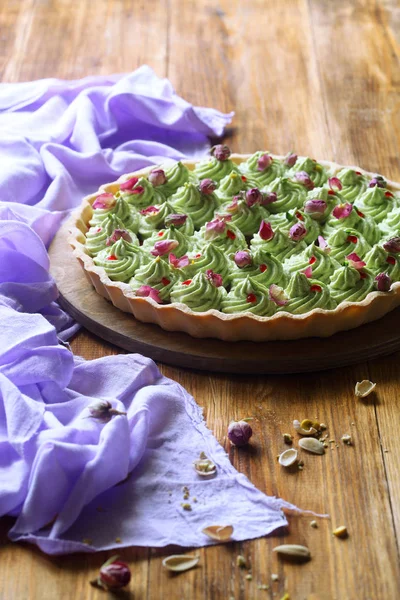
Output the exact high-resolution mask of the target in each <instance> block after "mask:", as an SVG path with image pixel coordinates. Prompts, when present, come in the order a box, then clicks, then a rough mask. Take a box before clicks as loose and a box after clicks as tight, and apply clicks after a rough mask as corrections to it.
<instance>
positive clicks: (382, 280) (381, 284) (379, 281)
mask: <svg viewBox="0 0 400 600" xmlns="http://www.w3.org/2000/svg"><path fill="white" fill-rule="evenodd" d="M375 281H376V289H377V290H378V292H388V291H389V290H390V288H391V285H392V280H391V279H390V277H389V275H386V273H379V275H377V276H376V277H375Z"/></svg>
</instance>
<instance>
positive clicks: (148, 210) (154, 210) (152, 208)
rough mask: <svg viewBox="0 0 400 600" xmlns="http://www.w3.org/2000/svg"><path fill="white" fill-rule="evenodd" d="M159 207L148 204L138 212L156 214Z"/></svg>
mask: <svg viewBox="0 0 400 600" xmlns="http://www.w3.org/2000/svg"><path fill="white" fill-rule="evenodd" d="M159 211H160V209H159V208H158V207H157V206H148V207H147V208H143V209H142V210H141V211H139V212H140V214H141V215H144V216H146V215H156V214H157V213H158V212H159Z"/></svg>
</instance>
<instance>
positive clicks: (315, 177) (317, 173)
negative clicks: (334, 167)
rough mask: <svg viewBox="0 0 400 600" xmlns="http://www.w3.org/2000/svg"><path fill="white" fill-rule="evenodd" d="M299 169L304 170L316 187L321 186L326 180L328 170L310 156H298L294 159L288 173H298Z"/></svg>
mask: <svg viewBox="0 0 400 600" xmlns="http://www.w3.org/2000/svg"><path fill="white" fill-rule="evenodd" d="M299 171H305V172H306V173H308V175H309V176H310V179H311V180H312V181H313V183H314V185H316V186H317V187H321V186H322V185H324V183H326V182H327V181H328V176H329V174H328V172H327V171H326V170H325V169H324V167H323V166H322V165H320V164H319V163H317V162H316V161H315V160H312V159H311V158H307V157H303V156H299V158H298V159H297V161H296V164H295V165H294V167H293V168H292V169H291V171H290V173H291V174H292V175H293V174H295V173H298V172H299Z"/></svg>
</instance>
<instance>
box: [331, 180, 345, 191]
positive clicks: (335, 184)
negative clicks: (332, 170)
mask: <svg viewBox="0 0 400 600" xmlns="http://www.w3.org/2000/svg"><path fill="white" fill-rule="evenodd" d="M328 185H329V187H330V188H331V190H332V191H333V192H335V191H338V192H340V190H341V189H342V188H343V186H342V182H341V181H340V179H339V178H338V177H330V178H329V180H328Z"/></svg>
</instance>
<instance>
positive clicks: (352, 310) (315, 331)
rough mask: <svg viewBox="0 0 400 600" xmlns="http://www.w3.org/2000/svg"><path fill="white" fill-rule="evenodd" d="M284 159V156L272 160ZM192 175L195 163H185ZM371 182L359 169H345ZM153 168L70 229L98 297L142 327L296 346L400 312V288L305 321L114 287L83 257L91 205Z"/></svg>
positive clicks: (75, 219) (397, 187) (76, 216)
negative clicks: (200, 308)
mask: <svg viewBox="0 0 400 600" xmlns="http://www.w3.org/2000/svg"><path fill="white" fill-rule="evenodd" d="M249 156H251V155H249V154H232V155H231V156H230V159H231V160H232V161H233V162H235V163H237V164H240V163H241V162H243V161H245V160H247V159H248V158H249ZM271 156H272V157H273V158H277V159H283V158H284V157H283V156H278V155H273V154H271ZM318 162H319V163H320V164H321V165H322V166H324V167H327V168H329V169H330V170H332V171H333V173H334V174H336V173H338V172H339V171H340V169H343V168H344V166H343V165H339V164H337V163H334V162H329V161H318ZM182 163H183V164H184V165H186V167H188V169H190V170H193V169H194V166H195V164H196V163H195V162H193V161H182ZM346 168H351V169H354V170H355V171H359V172H361V173H363V174H364V175H367V176H369V177H373V176H374V173H370V172H368V171H365V170H364V169H361V168H360V167H352V166H350V167H347V166H346ZM152 169H154V166H151V167H147V168H145V169H141V170H140V171H135V172H134V173H129V174H126V175H123V176H122V177H120V178H119V179H118V180H117V181H115V182H113V183H108V184H105V185H102V186H101V187H100V189H99V191H97V192H96V193H94V194H91V195H90V196H87V197H86V198H84V199H83V201H82V204H81V206H80V207H79V208H78V209H77V210H76V211H74V212H73V213H72V215H71V218H70V221H69V223H68V232H69V233H68V242H69V244H70V245H71V246H72V248H73V253H74V256H75V257H76V258H77V259H78V261H79V263H80V265H81V266H82V268H83V270H84V272H85V275H86V277H87V279H88V281H89V282H90V283H91V285H93V286H94V288H95V290H96V292H97V293H98V294H100V295H101V296H103V297H104V298H106V299H107V300H109V301H110V302H112V304H113V305H114V306H116V307H117V308H119V309H120V310H122V311H124V312H127V313H131V314H132V315H133V316H134V317H135V318H136V319H138V320H139V321H143V322H145V323H156V324H157V325H159V326H160V327H162V328H163V329H165V330H167V331H183V332H185V333H189V334H190V335H191V336H193V337H197V338H207V337H208V338H217V339H220V340H225V341H241V340H243V341H244V340H247V341H254V342H260V341H272V340H295V339H299V338H307V337H329V336H331V335H333V334H334V333H336V332H338V331H345V330H349V329H354V328H356V327H359V326H360V325H363V324H364V323H368V322H370V321H375V320H376V319H379V318H380V317H382V316H383V315H385V314H387V313H388V312H390V311H391V310H393V309H394V308H396V307H398V306H400V282H396V283H394V284H393V285H392V287H391V290H390V291H389V292H370V293H369V294H368V295H367V297H366V298H365V299H364V300H363V301H362V302H342V303H340V304H339V306H338V307H336V308H335V309H334V310H323V309H320V308H317V309H314V310H311V311H310V312H308V313H305V314H302V315H292V314H290V313H285V312H278V313H276V314H275V315H273V316H272V317H259V316H257V315H253V314H236V315H228V314H225V313H222V312H220V311H218V310H215V309H212V310H208V311H207V312H203V313H199V312H194V311H192V310H191V309H190V308H189V307H188V306H186V305H185V304H181V303H172V304H165V305H160V304H157V303H156V302H155V301H154V300H151V299H150V298H140V297H137V296H135V293H134V292H133V291H132V290H131V288H130V286H129V285H128V284H127V283H120V282H116V281H111V280H110V279H109V277H108V276H107V275H106V272H105V270H104V269H103V268H102V267H97V266H96V265H95V264H94V262H93V259H92V258H91V257H90V256H89V255H88V254H86V251H85V240H86V238H85V234H86V232H87V231H88V229H89V226H88V223H89V221H90V219H91V218H92V215H93V209H92V204H93V202H94V200H95V199H96V198H97V196H98V195H99V193H104V192H111V193H116V192H117V191H118V189H119V184H120V183H122V182H123V181H126V180H127V179H130V178H131V177H138V176H143V175H147V174H148V173H149V172H150V171H151V170H152ZM386 181H387V188H388V189H389V190H394V191H400V184H398V183H395V182H392V181H389V180H386Z"/></svg>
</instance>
